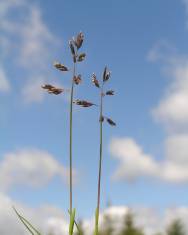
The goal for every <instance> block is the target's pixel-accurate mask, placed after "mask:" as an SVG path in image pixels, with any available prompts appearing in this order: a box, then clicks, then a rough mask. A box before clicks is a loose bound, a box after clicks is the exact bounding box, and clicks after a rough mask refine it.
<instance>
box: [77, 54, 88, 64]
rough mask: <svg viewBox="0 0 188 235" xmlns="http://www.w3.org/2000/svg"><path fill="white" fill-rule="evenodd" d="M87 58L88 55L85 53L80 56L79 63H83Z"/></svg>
mask: <svg viewBox="0 0 188 235" xmlns="http://www.w3.org/2000/svg"><path fill="white" fill-rule="evenodd" d="M85 58H86V54H85V53H82V54H80V55H79V56H78V60H77V61H78V62H82V61H83V60H84V59H85Z"/></svg>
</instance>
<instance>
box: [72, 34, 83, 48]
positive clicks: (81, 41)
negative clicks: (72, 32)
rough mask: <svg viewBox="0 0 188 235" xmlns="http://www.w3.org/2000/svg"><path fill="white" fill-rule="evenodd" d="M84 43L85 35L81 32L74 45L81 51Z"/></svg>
mask: <svg viewBox="0 0 188 235" xmlns="http://www.w3.org/2000/svg"><path fill="white" fill-rule="evenodd" d="M83 41H84V34H83V33H82V32H80V33H79V34H78V35H77V36H76V38H75V39H74V44H75V46H76V47H77V49H80V47H81V46H82V43H83Z"/></svg>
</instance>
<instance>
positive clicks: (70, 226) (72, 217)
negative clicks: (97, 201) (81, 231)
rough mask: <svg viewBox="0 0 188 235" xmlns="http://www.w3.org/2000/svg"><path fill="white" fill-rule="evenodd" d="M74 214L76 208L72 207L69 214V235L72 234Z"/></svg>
mask: <svg viewBox="0 0 188 235" xmlns="http://www.w3.org/2000/svg"><path fill="white" fill-rule="evenodd" d="M75 215H76V209H73V211H72V213H71V214H70V224H69V235H73V231H74V222H75Z"/></svg>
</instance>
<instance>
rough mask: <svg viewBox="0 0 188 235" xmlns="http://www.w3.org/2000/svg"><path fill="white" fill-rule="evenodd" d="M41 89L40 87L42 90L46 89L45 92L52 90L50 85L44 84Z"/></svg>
mask: <svg viewBox="0 0 188 235" xmlns="http://www.w3.org/2000/svg"><path fill="white" fill-rule="evenodd" d="M41 87H42V88H43V89H46V90H49V89H52V88H53V86H52V85H50V84H45V85H42V86H41Z"/></svg>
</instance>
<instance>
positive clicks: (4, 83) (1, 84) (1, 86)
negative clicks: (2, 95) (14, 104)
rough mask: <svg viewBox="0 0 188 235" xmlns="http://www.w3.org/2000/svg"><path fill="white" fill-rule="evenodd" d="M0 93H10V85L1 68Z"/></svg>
mask: <svg viewBox="0 0 188 235" xmlns="http://www.w3.org/2000/svg"><path fill="white" fill-rule="evenodd" d="M0 91H2V92H8V91H10V83H9V81H8V79H7V76H6V74H5V71H4V69H3V67H1V66H0Z"/></svg>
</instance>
